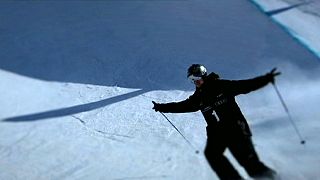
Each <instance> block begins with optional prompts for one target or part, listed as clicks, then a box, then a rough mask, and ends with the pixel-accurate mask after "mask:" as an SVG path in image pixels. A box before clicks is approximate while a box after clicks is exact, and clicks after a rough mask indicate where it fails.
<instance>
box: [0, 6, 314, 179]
mask: <svg viewBox="0 0 320 180" xmlns="http://www.w3.org/2000/svg"><path fill="white" fill-rule="evenodd" d="M270 2H271V1H270ZM260 5H261V6H265V3H264V4H260ZM294 11H295V12H296V13H290V15H288V16H286V17H285V18H284V19H290V24H285V23H282V24H281V22H280V24H281V26H279V25H280V24H279V22H277V23H275V21H274V18H273V17H272V18H271V19H270V17H268V16H267V15H265V14H264V13H263V12H262V11H260V9H259V8H257V6H256V5H255V4H253V3H252V2H251V1H234V0H223V1H209V0H192V1H191V0H190V1H181V0H150V1H146V0H145V1H138V0H121V1H113V0H110V1H56V2H55V1H25V2H24V1H1V2H0V32H1V33H0V48H1V51H0V77H1V78H0V95H1V102H0V105H1V110H0V120H1V122H0V129H1V130H0V179H1V180H2V179H3V180H15V179H18V180H20V179H21V180H22V179H31V180H36V179H37V180H38V179H57V180H58V179H59V180H60V179H107V180H131V179H170V180H183V179H186V180H196V179H199V180H207V179H217V177H216V175H215V174H214V172H213V171H212V170H211V169H210V167H209V165H208V164H207V162H206V160H205V158H204V156H203V154H202V153H200V154H195V153H194V152H195V149H193V148H192V147H190V146H189V145H188V144H187V143H186V141H184V139H183V138H182V137H181V136H180V135H179V134H178V133H177V132H176V131H175V130H174V129H173V128H172V126H171V125H170V124H169V123H168V122H167V121H166V120H165V119H164V117H163V116H161V114H159V113H156V112H154V111H153V110H152V109H151V108H152V103H151V101H152V100H154V101H157V102H171V101H180V100H183V99H185V98H187V97H188V96H189V95H190V94H192V90H193V88H194V87H193V85H192V84H191V83H190V82H188V80H186V78H185V77H186V74H185V71H186V68H187V67H188V66H189V65H190V64H191V63H203V64H205V65H206V66H207V68H208V69H209V71H215V72H218V73H219V74H220V75H221V76H222V77H223V78H228V79H244V78H251V77H254V76H258V75H261V74H264V73H266V72H268V71H269V70H271V69H272V68H273V67H278V69H279V70H280V71H281V72H282V75H281V76H280V77H279V78H278V79H277V85H278V87H279V90H280V91H281V92H282V95H283V96H284V99H285V101H286V103H287V105H288V107H289V110H290V112H291V114H292V116H293V119H294V122H295V123H296V124H297V126H298V128H299V130H300V132H301V134H302V136H303V138H304V139H305V140H306V142H307V143H306V144H305V145H300V144H299V138H298V136H297V134H296V132H295V131H294V129H293V127H292V125H291V123H290V121H289V120H288V117H287V115H286V113H285V111H284V109H283V107H282V106H281V103H280V101H279V99H278V97H277V96H276V93H275V91H274V89H273V87H272V86H271V85H269V86H267V87H265V88H263V89H261V90H259V91H256V92H253V93H250V94H248V95H241V96H239V97H238V99H237V100H238V102H239V104H240V106H241V109H242V110H243V112H244V113H245V115H246V117H247V119H248V121H249V123H250V125H251V127H252V131H253V134H254V136H253V138H254V144H255V146H256V149H257V151H258V153H259V155H260V157H261V159H262V160H263V161H264V162H266V164H268V165H269V166H271V167H273V168H274V169H276V170H277V171H278V172H279V173H280V175H281V177H282V179H290V180H305V179H307V180H314V179H319V177H320V173H319V171H318V166H319V164H320V157H319V155H318V154H319V152H320V144H319V143H318V142H319V136H320V135H319V133H318V132H319V130H320V124H319V117H320V112H319V110H318V107H319V102H320V88H319V87H320V78H319V72H320V71H319V67H320V66H319V65H320V64H319V58H318V57H317V54H316V53H315V52H316V51H310V49H317V48H318V46H316V45H313V44H312V43H310V44H308V47H306V46H305V44H304V43H301V41H300V42H299V41H297V38H293V37H292V34H290V33H288V31H286V30H285V29H284V28H283V27H286V28H290V27H292V26H294V28H295V29H300V30H301V31H304V30H305V29H307V30H309V31H310V30H311V31H312V30H316V29H317V25H316V23H305V24H304V26H301V25H300V24H301V22H308V20H309V18H311V19H312V21H316V22H317V23H319V19H318V17H317V16H316V15H314V16H312V14H309V15H308V16H304V17H303V20H305V21H302V20H301V17H300V16H299V15H300V14H301V12H297V10H296V9H295V10H294ZM280 15H281V14H279V15H277V16H280ZM289 17H290V18H289ZM299 27H300V28H299ZM297 31H298V30H297ZM311 34H312V35H310V34H308V33H301V34H299V37H301V38H303V39H316V38H319V36H317V35H319V34H318V33H317V32H312V33H311ZM310 47H311V48H310ZM308 48H309V49H308ZM167 116H168V118H169V119H170V120H171V121H172V122H173V123H174V124H175V125H176V126H177V127H178V128H179V130H180V131H181V132H182V133H183V134H184V136H185V137H186V138H187V139H188V140H189V141H190V142H191V143H192V145H193V146H194V147H195V148H196V149H197V150H200V151H203V149H204V147H205V143H206V133H205V127H206V124H205V121H204V119H203V118H202V116H201V114H200V113H199V112H198V113H187V114H167ZM226 153H227V155H228V156H229V157H230V159H231V160H232V161H233V163H234V165H235V166H236V167H237V168H238V169H239V171H240V172H241V174H242V175H243V176H244V177H246V178H248V176H247V175H246V173H245V172H244V170H243V169H242V168H241V167H240V166H239V165H238V164H237V163H236V162H235V160H233V159H232V156H231V155H230V154H229V152H226Z"/></svg>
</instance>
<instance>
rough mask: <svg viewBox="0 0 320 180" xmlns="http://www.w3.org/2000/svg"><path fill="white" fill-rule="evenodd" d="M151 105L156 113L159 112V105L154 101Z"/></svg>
mask: <svg viewBox="0 0 320 180" xmlns="http://www.w3.org/2000/svg"><path fill="white" fill-rule="evenodd" d="M152 103H153V108H152V109H154V110H155V111H156V112H158V111H160V112H161V105H160V104H159V103H156V102H154V101H152Z"/></svg>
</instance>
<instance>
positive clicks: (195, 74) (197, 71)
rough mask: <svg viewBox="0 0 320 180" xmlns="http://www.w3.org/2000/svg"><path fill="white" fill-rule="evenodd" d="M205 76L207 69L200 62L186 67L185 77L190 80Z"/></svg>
mask: <svg viewBox="0 0 320 180" xmlns="http://www.w3.org/2000/svg"><path fill="white" fill-rule="evenodd" d="M205 76H207V69H206V68H205V67H204V66H203V65H201V64H192V65H191V66H190V67H189V68H188V75H187V77H188V78H189V79H191V80H199V79H202V78H203V77H205Z"/></svg>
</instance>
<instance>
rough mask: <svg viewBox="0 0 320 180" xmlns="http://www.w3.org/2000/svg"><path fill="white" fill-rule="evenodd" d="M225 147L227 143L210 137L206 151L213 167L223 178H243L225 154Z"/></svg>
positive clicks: (229, 179) (223, 179)
mask: <svg viewBox="0 0 320 180" xmlns="http://www.w3.org/2000/svg"><path fill="white" fill-rule="evenodd" d="M225 149H226V148H225V145H223V144H221V143H219V142H217V141H213V140H211V139H209V138H208V141H207V145H206V148H205V152H204V153H205V156H206V158H207V160H208V162H209V164H210V166H211V168H212V169H213V170H214V171H215V172H216V174H217V176H218V177H219V178H220V179H221V180H237V179H242V178H241V176H240V175H239V173H238V172H237V170H236V169H234V167H233V166H232V164H231V163H230V162H229V160H228V159H227V158H226V157H225V156H224V155H223V152H224V150H225Z"/></svg>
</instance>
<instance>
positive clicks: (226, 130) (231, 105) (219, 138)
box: [152, 64, 280, 180]
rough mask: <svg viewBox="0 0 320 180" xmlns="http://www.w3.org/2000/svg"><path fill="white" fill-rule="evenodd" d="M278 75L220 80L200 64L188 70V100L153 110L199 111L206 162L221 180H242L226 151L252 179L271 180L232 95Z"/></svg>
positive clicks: (252, 88) (158, 106) (162, 105)
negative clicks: (192, 87) (190, 87)
mask: <svg viewBox="0 0 320 180" xmlns="http://www.w3.org/2000/svg"><path fill="white" fill-rule="evenodd" d="M279 74H280V72H276V69H273V70H271V71H270V72H269V73H267V74H266V75H263V76H259V77H256V78H253V79H247V80H223V79H220V77H219V75H218V74H216V73H214V72H212V73H210V74H209V75H208V74H207V70H206V68H205V67H204V66H203V65H201V64H193V65H191V66H190V67H189V68H188V76H187V77H188V78H189V79H190V80H191V81H193V83H194V84H195V86H196V90H195V92H194V93H193V95H191V96H190V97H189V98H188V99H186V100H183V101H180V102H171V103H164V104H160V103H156V102H154V101H152V103H153V104H154V107H153V109H154V110H155V111H156V112H157V111H159V112H163V113H185V112H195V111H198V110H201V112H202V114H203V116H204V118H205V120H206V122H207V127H206V130H207V144H206V148H205V151H204V154H205V156H206V159H207V161H208V163H209V164H210V166H211V168H212V169H213V170H214V171H215V173H216V174H217V176H218V177H219V178H220V179H222V180H236V179H243V178H242V177H241V176H240V174H239V173H238V172H237V170H236V169H235V168H234V167H233V166H232V164H231V163H230V162H229V160H228V159H227V158H226V156H225V155H224V154H223V153H224V151H225V150H226V148H228V149H229V150H230V152H231V154H232V155H233V156H234V157H235V159H236V160H237V161H238V162H239V164H240V165H241V166H243V167H244V169H245V170H246V172H247V173H248V175H249V176H251V177H252V178H256V179H259V178H270V179H272V178H274V177H275V175H276V172H275V171H274V170H272V169H271V168H269V167H267V166H266V165H265V164H264V163H262V162H261V161H260V159H259V157H258V155H257V153H256V151H255V148H254V146H253V143H252V140H251V136H252V134H251V131H250V128H249V126H248V123H247V121H246V119H245V117H244V116H243V114H242V112H241V110H240V108H239V106H238V105H237V103H236V101H235V96H237V95H239V94H246V93H249V92H251V91H254V90H257V89H259V88H261V87H263V86H265V85H267V84H268V83H270V82H271V83H274V79H275V76H277V75H279Z"/></svg>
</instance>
